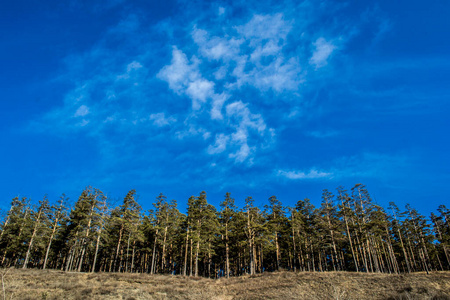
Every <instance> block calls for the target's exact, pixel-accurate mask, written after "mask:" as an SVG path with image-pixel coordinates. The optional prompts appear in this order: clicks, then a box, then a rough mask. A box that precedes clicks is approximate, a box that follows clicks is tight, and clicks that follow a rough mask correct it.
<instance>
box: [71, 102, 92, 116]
mask: <svg viewBox="0 0 450 300" xmlns="http://www.w3.org/2000/svg"><path fill="white" fill-rule="evenodd" d="M88 114H89V108H88V107H87V106H86V105H81V106H80V107H79V108H78V109H77V111H76V112H75V114H74V115H73V116H74V117H84V116H86V115H88Z"/></svg>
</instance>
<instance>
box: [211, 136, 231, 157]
mask: <svg viewBox="0 0 450 300" xmlns="http://www.w3.org/2000/svg"><path fill="white" fill-rule="evenodd" d="M229 139H230V138H229V137H228V136H226V135H225V134H223V133H221V134H217V135H216V140H215V142H214V145H209V147H208V153H209V154H217V153H221V152H223V151H225V149H226V148H227V142H228V141H229Z"/></svg>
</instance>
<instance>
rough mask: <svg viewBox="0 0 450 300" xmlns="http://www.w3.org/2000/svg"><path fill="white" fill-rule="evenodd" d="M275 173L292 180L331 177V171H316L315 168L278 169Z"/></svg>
mask: <svg viewBox="0 0 450 300" xmlns="http://www.w3.org/2000/svg"><path fill="white" fill-rule="evenodd" d="M277 175H278V176H281V177H286V178H288V179H293V180H300V179H319V178H325V179H330V178H332V177H333V173H329V172H323V171H318V170H316V169H311V170H309V172H304V171H284V170H278V172H277Z"/></svg>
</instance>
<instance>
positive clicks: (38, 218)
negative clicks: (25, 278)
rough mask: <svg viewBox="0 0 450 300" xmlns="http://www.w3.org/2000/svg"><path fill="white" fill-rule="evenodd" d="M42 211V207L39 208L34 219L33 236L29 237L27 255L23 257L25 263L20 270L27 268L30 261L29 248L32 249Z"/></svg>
mask: <svg viewBox="0 0 450 300" xmlns="http://www.w3.org/2000/svg"><path fill="white" fill-rule="evenodd" d="M42 209H43V208H42V207H41V208H39V212H38V216H37V219H36V224H35V225H34V229H33V234H32V235H31V239H30V243H29V244H28V250H27V254H26V256H25V261H24V263H23V266H22V269H26V268H27V265H28V260H29V259H30V254H31V248H32V247H33V241H34V237H35V236H36V232H37V229H38V227H39V224H40V220H41V214H42Z"/></svg>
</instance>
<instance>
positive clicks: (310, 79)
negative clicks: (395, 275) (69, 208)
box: [0, 0, 450, 215]
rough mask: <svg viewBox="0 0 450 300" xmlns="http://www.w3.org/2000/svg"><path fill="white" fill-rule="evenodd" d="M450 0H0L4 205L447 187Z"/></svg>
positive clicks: (428, 206)
mask: <svg viewBox="0 0 450 300" xmlns="http://www.w3.org/2000/svg"><path fill="white" fill-rule="evenodd" d="M449 12H450V2H448V1H444V0H436V1H431V2H430V1H429V2H427V3H424V2H423V1H303V2H301V1H266V0H259V1H164V2H162V1H127V0H116V1H102V0H92V1H76V0H72V1H62V2H61V1H46V2H38V1H20V0H19V1H10V2H8V3H6V2H5V3H2V5H1V10H0V25H1V26H0V37H1V38H0V63H1V69H0V93H1V94H0V101H1V105H2V109H1V110H0V134H1V136H0V138H1V147H0V166H1V170H2V171H1V172H0V190H1V191H2V195H1V199H0V208H1V209H2V210H3V211H4V210H6V209H7V208H8V205H9V203H10V200H11V198H13V197H14V196H17V195H20V196H26V197H30V198H32V199H33V200H34V201H37V200H39V199H41V198H42V197H43V196H44V194H48V195H49V198H50V199H52V200H56V199H57V198H58V197H59V196H60V195H61V194H62V193H66V195H68V196H69V197H70V198H71V199H72V200H76V199H77V198H78V196H79V194H80V193H81V191H82V190H83V188H84V187H86V186H88V185H92V186H94V187H96V188H99V189H101V190H102V191H104V192H105V193H106V194H107V195H108V196H109V197H110V198H111V199H113V200H116V201H121V199H122V198H123V197H124V196H125V195H126V193H127V191H128V190H130V189H136V190H137V192H138V194H139V197H140V198H139V201H140V203H141V204H142V206H143V207H144V208H145V209H149V208H151V203H152V202H153V200H154V198H155V197H156V196H157V195H158V194H159V193H160V192H162V193H164V194H165V195H166V196H167V197H168V198H169V199H176V200H178V202H179V205H180V208H181V209H182V210H184V208H185V205H186V202H187V198H188V197H189V196H190V195H198V194H199V193H200V191H202V190H205V191H206V192H207V194H208V199H209V202H210V203H212V204H214V205H216V206H217V207H218V204H219V203H220V201H222V200H223V196H224V194H225V193H226V192H231V193H232V195H233V196H234V198H236V201H237V204H239V205H242V203H243V200H244V198H245V197H247V196H252V197H253V198H254V199H255V200H256V203H257V204H258V205H261V206H262V205H264V204H266V202H267V199H268V198H269V197H270V196H271V195H276V196H277V197H278V198H279V199H280V200H281V201H282V203H283V204H284V205H294V204H295V203H296V202H297V200H300V199H303V198H305V197H309V198H310V199H311V200H312V202H313V203H314V204H316V205H319V203H320V196H321V193H322V189H324V188H328V189H330V190H331V191H332V192H334V191H335V189H336V188H337V187H338V186H340V185H343V186H345V187H346V188H347V189H350V188H351V187H352V186H353V185H354V184H356V183H364V184H365V185H366V186H367V188H368V189H369V192H370V193H371V195H372V197H373V198H374V199H375V200H376V202H377V203H379V204H381V205H383V206H387V204H388V202H390V201H395V202H396V203H397V204H398V205H399V206H402V207H403V206H404V205H405V204H406V203H411V204H412V205H413V206H414V207H416V208H418V209H419V210H420V211H421V212H422V213H424V214H427V215H428V214H429V212H430V211H434V210H435V209H436V208H437V207H438V205H440V204H446V203H448V195H449V192H450V188H449V186H450V185H449V182H450V173H449V169H450V159H449V157H448V153H449V145H450V142H449V134H448V131H449V128H450V121H449V117H448V115H449V113H450V101H449V100H450V85H449V83H448V82H449V79H450V35H449V29H450V20H449V18H448V13H449Z"/></svg>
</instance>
